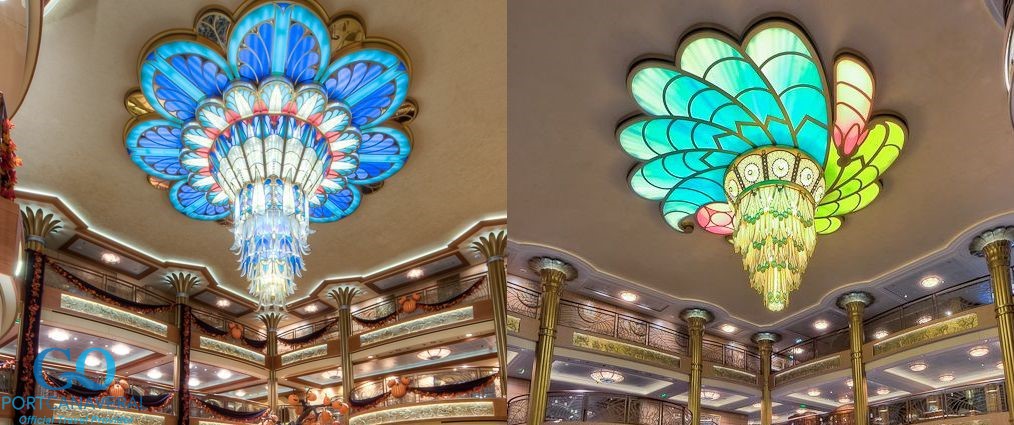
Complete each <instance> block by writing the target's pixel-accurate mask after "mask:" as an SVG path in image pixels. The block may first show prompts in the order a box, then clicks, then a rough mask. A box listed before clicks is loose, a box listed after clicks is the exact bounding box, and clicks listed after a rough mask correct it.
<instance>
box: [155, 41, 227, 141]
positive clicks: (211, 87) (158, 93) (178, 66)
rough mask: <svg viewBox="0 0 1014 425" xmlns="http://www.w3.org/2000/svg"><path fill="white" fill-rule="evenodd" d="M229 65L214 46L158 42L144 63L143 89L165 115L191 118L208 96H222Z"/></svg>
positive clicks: (161, 113)
mask: <svg viewBox="0 0 1014 425" xmlns="http://www.w3.org/2000/svg"><path fill="white" fill-rule="evenodd" d="M229 72H230V71H229V67H228V65H226V63H225V59H223V58H222V56H221V55H219V54H218V53H217V52H216V51H214V50H213V49H212V48H210V47H208V46H205V45H203V44H200V43H196V42H193V41H186V40H183V41H173V42H169V43H166V44H161V45H158V46H157V47H155V48H154V50H152V51H151V52H150V53H149V54H148V55H147V56H145V59H144V62H142V63H141V76H140V82H141V92H142V93H144V96H145V97H146V98H147V99H148V103H150V104H151V106H152V107H153V108H154V109H155V111H156V112H158V113H159V114H160V115H162V116H163V117H165V118H168V119H170V120H173V121H180V122H182V121H187V120H190V119H192V118H193V117H194V109H196V108H197V104H198V103H199V102H200V101H201V100H202V99H204V98H206V97H212V96H221V95H222V92H223V91H224V90H225V88H226V87H227V86H228V84H229V80H230V74H229Z"/></svg>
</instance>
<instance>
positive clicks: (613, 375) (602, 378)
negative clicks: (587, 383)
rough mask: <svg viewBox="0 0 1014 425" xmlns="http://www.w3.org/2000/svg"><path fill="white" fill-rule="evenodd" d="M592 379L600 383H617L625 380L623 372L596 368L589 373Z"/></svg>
mask: <svg viewBox="0 0 1014 425" xmlns="http://www.w3.org/2000/svg"><path fill="white" fill-rule="evenodd" d="M589 376H590V377H591V379H592V380H593V381H595V382H597V383H599V384H615V383H617V382H623V374H622V373H620V372H617V371H615V370H609V369H596V370H595V371H593V372H592V373H591V375H589Z"/></svg>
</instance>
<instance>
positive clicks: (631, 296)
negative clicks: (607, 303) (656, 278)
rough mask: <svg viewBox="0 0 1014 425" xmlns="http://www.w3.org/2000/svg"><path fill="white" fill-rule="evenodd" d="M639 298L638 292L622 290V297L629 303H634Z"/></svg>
mask: <svg viewBox="0 0 1014 425" xmlns="http://www.w3.org/2000/svg"><path fill="white" fill-rule="evenodd" d="M637 298H638V296H637V294H635V293H633V292H630V291H623V292H620V299H621V300H623V301H626V302H628V303H632V302H634V301H637Z"/></svg>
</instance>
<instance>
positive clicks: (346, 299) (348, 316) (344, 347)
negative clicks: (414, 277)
mask: <svg viewBox="0 0 1014 425" xmlns="http://www.w3.org/2000/svg"><path fill="white" fill-rule="evenodd" d="M357 294H359V289H358V288H356V287H354V286H342V287H340V288H337V289H332V290H331V292H329V293H328V295H330V296H331V298H334V301H335V303H337V304H338V338H339V340H338V345H339V350H340V351H341V361H342V401H344V402H345V403H346V404H348V405H349V406H350V407H349V414H348V415H341V423H342V424H348V423H349V416H352V408H351V406H352V389H353V388H354V387H355V376H353V374H352V353H351V352H349V338H351V337H352V299H353V298H355V297H356V295H357Z"/></svg>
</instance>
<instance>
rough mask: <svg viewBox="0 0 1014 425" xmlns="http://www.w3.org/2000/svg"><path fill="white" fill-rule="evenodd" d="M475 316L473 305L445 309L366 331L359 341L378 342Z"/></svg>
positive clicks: (365, 342) (364, 342)
mask: <svg viewBox="0 0 1014 425" xmlns="http://www.w3.org/2000/svg"><path fill="white" fill-rule="evenodd" d="M474 317H475V315H474V314H472V306H468V307H465V308H459V309H457V310H451V311H445V312H442V313H437V314H434V315H432V316H426V317H420V318H418V319H412V320H409V321H407V322H401V323H396V324H393V325H391V326H388V327H386V328H380V329H377V330H375V331H370V332H366V333H364V334H362V335H359V343H360V344H362V345H370V344H376V343H378V342H381V341H386V340H389V339H392V338H397V337H401V336H405V335H411V334H414V333H416V332H419V331H424V330H427V329H433V328H437V327H440V326H446V325H451V324H454V323H460V322H465V321H468V320H472V319H473V318H474Z"/></svg>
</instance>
